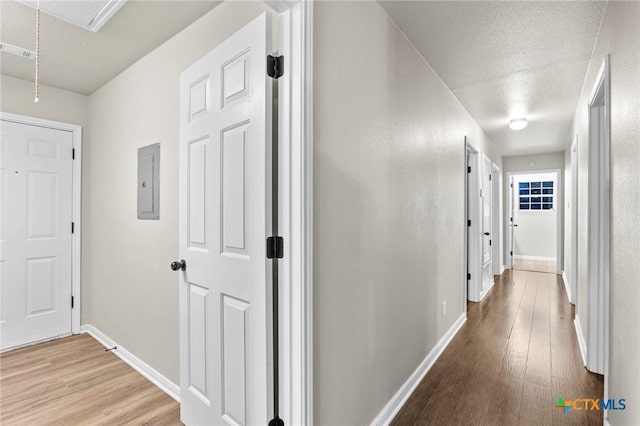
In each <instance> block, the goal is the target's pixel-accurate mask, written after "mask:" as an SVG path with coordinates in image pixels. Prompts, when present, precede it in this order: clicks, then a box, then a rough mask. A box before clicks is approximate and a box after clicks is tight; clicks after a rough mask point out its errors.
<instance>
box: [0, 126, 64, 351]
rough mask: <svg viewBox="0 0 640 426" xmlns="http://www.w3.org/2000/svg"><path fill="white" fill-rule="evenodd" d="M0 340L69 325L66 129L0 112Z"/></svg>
mask: <svg viewBox="0 0 640 426" xmlns="http://www.w3.org/2000/svg"><path fill="white" fill-rule="evenodd" d="M0 139H1V140H2V147H1V150H2V157H1V158H2V159H1V161H2V164H1V167H0V169H1V170H2V209H1V210H2V225H1V228H2V230H1V231H0V232H1V239H2V242H1V249H0V265H1V268H2V273H1V274H0V289H1V295H2V297H1V302H0V303H1V306H0V321H1V332H0V348H2V349H7V348H11V347H15V346H20V345H24V344H28V343H33V342H36V341H39V340H44V339H49V338H52V337H56V336H59V335H64V334H68V333H70V332H71V221H72V157H71V152H72V149H73V135H72V133H71V132H67V131H62V130H54V129H49V128H44V127H38V126H31V125H26V124H19V123H14V122H10V121H5V120H2V121H1V122H0Z"/></svg>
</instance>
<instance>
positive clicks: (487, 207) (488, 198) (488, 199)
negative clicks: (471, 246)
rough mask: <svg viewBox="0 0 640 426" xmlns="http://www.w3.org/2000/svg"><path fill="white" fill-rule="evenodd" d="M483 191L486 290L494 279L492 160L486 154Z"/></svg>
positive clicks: (484, 282)
mask: <svg viewBox="0 0 640 426" xmlns="http://www.w3.org/2000/svg"><path fill="white" fill-rule="evenodd" d="M481 173H482V178H481V182H482V191H481V200H480V206H481V209H482V291H486V290H487V289H488V288H489V287H491V283H492V281H493V273H492V265H491V238H492V237H491V224H492V218H491V203H492V197H493V196H492V185H491V173H492V164H491V160H489V158H488V157H487V156H486V155H483V156H482V172H481Z"/></svg>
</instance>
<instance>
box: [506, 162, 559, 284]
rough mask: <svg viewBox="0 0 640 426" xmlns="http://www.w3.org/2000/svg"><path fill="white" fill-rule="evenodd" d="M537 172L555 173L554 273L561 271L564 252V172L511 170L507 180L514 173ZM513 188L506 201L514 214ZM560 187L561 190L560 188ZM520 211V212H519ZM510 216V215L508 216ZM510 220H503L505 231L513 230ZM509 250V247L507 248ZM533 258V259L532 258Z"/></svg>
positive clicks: (555, 170) (552, 170) (554, 170)
mask: <svg viewBox="0 0 640 426" xmlns="http://www.w3.org/2000/svg"><path fill="white" fill-rule="evenodd" d="M538 173H555V174H556V188H557V191H556V193H555V194H554V195H553V196H554V197H555V200H554V203H555V205H556V209H555V210H554V212H553V213H556V258H555V259H553V260H555V261H556V262H557V263H556V274H560V273H562V268H563V259H564V253H563V250H562V248H563V245H562V242H563V241H564V228H563V227H562V216H563V215H562V209H561V208H560V207H561V206H562V205H563V204H562V203H563V202H564V201H563V200H564V197H563V196H564V174H563V173H562V169H560V168H557V169H536V170H511V171H508V172H507V181H508V182H510V178H511V177H513V176H515V175H530V174H538ZM514 189H515V188H511V187H509V190H510V192H509V197H507V203H508V209H510V210H508V211H509V212H513V214H515V211H514V208H513V207H514V202H513V191H514ZM561 189H562V190H561ZM520 213H521V212H520ZM509 214H510V215H511V213H509ZM509 217H512V216H509ZM510 225H511V222H510V221H508V220H505V227H506V228H507V229H506V231H507V232H513V231H512V229H513V228H512V227H511V226H510ZM511 241H512V243H513V241H514V238H513V234H512V235H511ZM509 250H511V248H510V249H509ZM513 257H514V258H515V257H516V256H515V255H514V256H513ZM512 260H513V259H511V260H510V262H509V263H511V264H510V265H509V266H510V267H511V268H513V261H512ZM534 260H535V259H534ZM538 260H548V258H547V259H538Z"/></svg>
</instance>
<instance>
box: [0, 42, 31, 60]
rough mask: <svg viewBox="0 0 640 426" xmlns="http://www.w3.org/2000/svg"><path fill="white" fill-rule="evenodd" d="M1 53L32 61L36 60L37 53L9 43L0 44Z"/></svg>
mask: <svg viewBox="0 0 640 426" xmlns="http://www.w3.org/2000/svg"><path fill="white" fill-rule="evenodd" d="M0 52H2V53H9V54H11V55H16V56H20V57H21V58H26V59H31V60H33V59H35V58H36V52H33V51H31V50H27V49H24V48H22V47H18V46H14V45H12V44H8V43H2V42H0Z"/></svg>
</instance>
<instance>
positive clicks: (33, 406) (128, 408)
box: [0, 334, 181, 426]
mask: <svg viewBox="0 0 640 426" xmlns="http://www.w3.org/2000/svg"><path fill="white" fill-rule="evenodd" d="M0 423H1V424H2V425H38V426H40V425H53V424H56V425H123V424H154V425H180V424H181V423H180V407H179V405H178V403H177V402H176V401H174V400H173V399H171V398H170V397H169V396H168V395H166V394H165V393H164V392H162V391H161V390H160V389H158V388H157V387H155V386H154V385H153V384H152V383H151V382H149V381H148V380H147V379H145V378H144V377H143V376H141V375H140V374H138V372H136V371H135V370H133V369H132V368H131V367H129V366H128V365H127V364H125V363H124V362H123V361H121V360H120V359H119V358H118V357H117V356H115V355H114V354H113V353H111V352H105V350H104V347H103V346H102V345H101V344H100V343H98V342H97V341H95V340H94V339H93V338H92V337H90V336H89V335H87V334H81V335H76V336H71V337H66V338H63V339H59V340H54V341H51V342H47V343H41V344H37V345H33V346H29V347H25V348H22V349H16V350H14V351H11V352H7V353H4V354H1V355H0Z"/></svg>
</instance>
